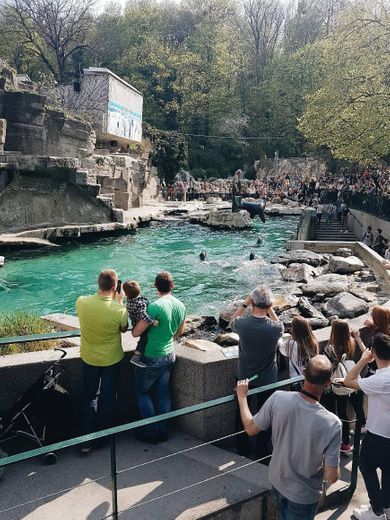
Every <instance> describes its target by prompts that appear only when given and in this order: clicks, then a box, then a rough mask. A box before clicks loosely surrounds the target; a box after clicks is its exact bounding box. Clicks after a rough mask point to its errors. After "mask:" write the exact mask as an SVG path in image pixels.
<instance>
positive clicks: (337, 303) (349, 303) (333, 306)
mask: <svg viewBox="0 0 390 520" xmlns="http://www.w3.org/2000/svg"><path fill="white" fill-rule="evenodd" d="M326 307H327V312H328V314H329V315H332V314H337V315H338V316H339V317H340V318H355V317H356V316H360V315H361V314H365V313H366V312H368V309H369V307H368V304H367V303H366V302H365V301H364V300H362V299H361V298H357V297H356V296H354V295H353V294H350V293H347V292H342V293H340V294H338V295H337V296H334V297H333V298H331V299H330V300H329V301H328V303H327V304H326Z"/></svg>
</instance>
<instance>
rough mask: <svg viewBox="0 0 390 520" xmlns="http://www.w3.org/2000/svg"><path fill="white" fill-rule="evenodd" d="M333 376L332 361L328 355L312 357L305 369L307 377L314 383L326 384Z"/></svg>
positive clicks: (308, 380) (309, 381)
mask: <svg viewBox="0 0 390 520" xmlns="http://www.w3.org/2000/svg"><path fill="white" fill-rule="evenodd" d="M331 376H332V363H331V362H330V361H329V359H328V358H327V357H326V356H322V355H318V356H314V357H312V358H311V359H310V360H309V361H308V363H307V365H306V369H305V379H306V381H307V382H308V383H311V384H313V385H319V386H325V385H326V384H327V383H329V381H330V378H331Z"/></svg>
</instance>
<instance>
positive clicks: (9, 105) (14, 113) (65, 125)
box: [0, 91, 95, 159]
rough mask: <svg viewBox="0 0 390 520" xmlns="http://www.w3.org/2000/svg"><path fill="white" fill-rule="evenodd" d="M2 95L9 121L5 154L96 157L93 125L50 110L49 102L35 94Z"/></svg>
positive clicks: (4, 115)
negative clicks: (9, 152) (8, 152)
mask: <svg viewBox="0 0 390 520" xmlns="http://www.w3.org/2000/svg"><path fill="white" fill-rule="evenodd" d="M1 95H2V96H3V114H2V116H3V117H4V118H5V119H6V120H7V134H6V139H5V145H4V150H6V151H17V152H21V153H22V154H29V155H31V154H35V155H53V156H58V157H77V158H80V159H83V158H85V157H88V156H90V155H92V153H93V150H94V147H95V133H94V131H93V130H92V127H91V125H90V124H89V123H87V122H82V121H78V120H76V119H74V118H71V117H69V116H68V115H66V114H65V113H64V112H63V111H61V110H53V109H48V108H46V106H45V102H46V98H45V97H44V96H40V95H38V94H35V93H33V92H18V91H11V92H8V91H3V93H1V91H0V96H1ZM0 115H1V114H0Z"/></svg>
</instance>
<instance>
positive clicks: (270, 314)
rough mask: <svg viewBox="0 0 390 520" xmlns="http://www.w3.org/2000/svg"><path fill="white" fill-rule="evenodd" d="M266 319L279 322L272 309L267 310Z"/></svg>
mask: <svg viewBox="0 0 390 520" xmlns="http://www.w3.org/2000/svg"><path fill="white" fill-rule="evenodd" d="M268 317H269V318H270V319H271V320H272V321H279V318H278V317H277V316H276V314H275V311H274V309H273V307H270V308H269V309H268Z"/></svg>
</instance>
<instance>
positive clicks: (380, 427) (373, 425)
mask: <svg viewBox="0 0 390 520" xmlns="http://www.w3.org/2000/svg"><path fill="white" fill-rule="evenodd" d="M358 384H359V388H360V389H361V390H363V392H364V393H365V394H367V396H368V414H367V424H366V426H367V430H368V431H369V432H371V433H374V434H375V435H380V436H381V437H386V438H387V439H390V367H387V368H379V369H378V370H377V371H376V373H375V374H374V375H373V376H371V377H366V378H363V379H362V378H361V377H359V379H358Z"/></svg>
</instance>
